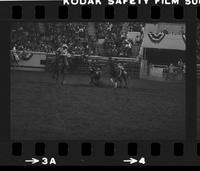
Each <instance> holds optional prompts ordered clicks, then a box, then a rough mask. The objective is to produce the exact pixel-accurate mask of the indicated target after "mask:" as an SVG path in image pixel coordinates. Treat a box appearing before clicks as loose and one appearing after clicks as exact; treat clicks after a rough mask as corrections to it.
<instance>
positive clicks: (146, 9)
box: [0, 1, 200, 22]
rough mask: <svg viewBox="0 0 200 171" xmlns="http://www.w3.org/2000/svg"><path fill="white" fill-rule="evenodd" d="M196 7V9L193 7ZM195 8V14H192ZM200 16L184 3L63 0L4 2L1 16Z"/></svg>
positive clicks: (76, 17) (15, 18) (104, 17)
mask: <svg viewBox="0 0 200 171" xmlns="http://www.w3.org/2000/svg"><path fill="white" fill-rule="evenodd" d="M191 9H192V10H191ZM191 11H193V14H192V13H191ZM195 18H196V19H200V5H199V6H185V5H184V3H182V1H181V2H180V5H172V6H169V5H153V4H152V5H151V1H150V2H149V4H148V5H144V4H141V5H138V6H136V5H132V6H131V5H113V6H110V5H106V4H105V2H104V3H103V4H102V5H101V6H89V5H83V6H67V5H63V3H62V1H49V2H44V1H42V2H38V1H36V2H25V1H23V2H16V1H15V2H1V6H0V19H14V20H20V19H23V20H26V19H32V20H33V19H36V20H42V19H44V20H57V19H59V20H66V19H67V20H71V19H73V20H96V19H98V20H105V19H106V20H120V19H121V20H124V19H126V20H134V19H137V20H155V21H158V20H160V19H162V20H170V21H172V20H173V21H177V22H178V21H184V20H185V19H192V20H193V19H195Z"/></svg>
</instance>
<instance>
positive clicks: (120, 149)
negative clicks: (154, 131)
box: [1, 141, 200, 166]
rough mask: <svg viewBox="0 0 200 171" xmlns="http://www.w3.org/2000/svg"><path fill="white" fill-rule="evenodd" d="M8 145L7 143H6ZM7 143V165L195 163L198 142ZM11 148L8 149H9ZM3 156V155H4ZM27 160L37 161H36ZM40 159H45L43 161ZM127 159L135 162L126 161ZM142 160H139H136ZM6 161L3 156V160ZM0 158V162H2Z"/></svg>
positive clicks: (197, 161) (199, 148)
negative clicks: (45, 160)
mask: <svg viewBox="0 0 200 171" xmlns="http://www.w3.org/2000/svg"><path fill="white" fill-rule="evenodd" d="M10 145H11V146H10ZM10 145H9V144H7V148H8V151H9V152H10V155H9V156H8V158H7V160H8V161H5V163H7V164H9V165H27V164H28V165H47V166H51V165H52V166H53V165H55V164H54V163H50V160H52V159H55V162H56V165H108V166H113V165H125V166H149V165H160V166H162V165H199V158H200V143H197V144H196V143H192V144H191V143H183V142H180V141H177V142H176V143H173V142H159V143H157V142H150V141H149V142H126V141H122V142H119V141H105V142H103V141H94V142H88V141H85V142H82V143H81V142H77V141H72V142H60V143H57V142H52V141H49V142H37V143H34V142H26V143H18V142H15V143H13V144H10ZM10 147H11V148H10ZM6 156H7V155H6V154H5V157H6ZM27 159H36V160H39V162H38V163H36V164H31V163H26V162H25V161H26V160H27ZM44 159H47V160H48V161H49V162H47V163H45V164H44V163H43V162H44V161H43V160H44ZM129 159H134V160H136V161H135V163H132V164H131V163H129V162H126V161H127V160H129ZM141 159H142V161H140V160H141ZM4 160H6V159H4ZM4 160H3V161H4ZM1 162H2V161H1Z"/></svg>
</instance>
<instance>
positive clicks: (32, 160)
mask: <svg viewBox="0 0 200 171" xmlns="http://www.w3.org/2000/svg"><path fill="white" fill-rule="evenodd" d="M25 162H26V163H31V164H35V163H38V162H39V160H38V159H35V158H32V159H31V160H25Z"/></svg>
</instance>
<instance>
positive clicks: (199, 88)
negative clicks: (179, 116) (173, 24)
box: [196, 23, 200, 139]
mask: <svg viewBox="0 0 200 171" xmlns="http://www.w3.org/2000/svg"><path fill="white" fill-rule="evenodd" d="M196 42H197V47H196V48H197V50H196V54H197V58H196V61H197V65H196V76H197V138H198V139H200V23H198V24H197V41H196Z"/></svg>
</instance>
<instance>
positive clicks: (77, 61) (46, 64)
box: [11, 50, 140, 78]
mask: <svg viewBox="0 0 200 171" xmlns="http://www.w3.org/2000/svg"><path fill="white" fill-rule="evenodd" d="M16 54H17V56H18V57H19V58H20V61H19V63H18V64H16V63H14V62H11V68H12V69H15V70H26V71H27V70H28V71H49V70H50V69H51V66H52V65H51V64H52V63H53V62H54V60H55V53H45V52H33V51H13V50H11V59H12V58H13V57H14V56H15V55H16ZM73 56H74V57H73V58H72V65H73V66H72V69H71V71H70V72H72V73H74V74H88V73H89V69H88V67H89V61H90V60H92V59H95V60H96V61H97V62H98V63H99V64H100V65H101V66H102V69H103V74H104V75H107V74H108V71H109V67H108V59H109V57H104V56H95V55H89V56H85V55H73ZM112 59H113V60H117V62H121V63H123V64H124V66H125V68H126V70H127V72H128V73H129V76H130V77H131V78H139V77H140V62H138V61H137V60H136V59H134V58H125V57H112Z"/></svg>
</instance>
